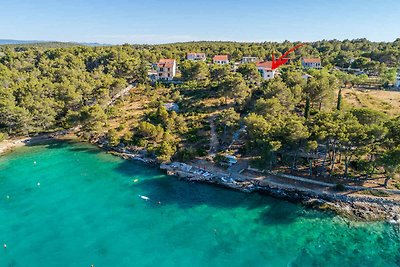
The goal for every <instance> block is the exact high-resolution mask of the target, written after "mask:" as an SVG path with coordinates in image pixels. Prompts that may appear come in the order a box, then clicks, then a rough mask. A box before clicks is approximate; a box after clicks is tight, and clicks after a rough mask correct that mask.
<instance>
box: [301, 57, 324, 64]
mask: <svg viewBox="0 0 400 267" xmlns="http://www.w3.org/2000/svg"><path fill="white" fill-rule="evenodd" d="M303 62H304V63H321V59H320V58H303Z"/></svg>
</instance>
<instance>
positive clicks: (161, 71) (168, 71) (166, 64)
mask: <svg viewBox="0 0 400 267" xmlns="http://www.w3.org/2000/svg"><path fill="white" fill-rule="evenodd" d="M175 75H176V60H175V59H170V58H164V59H160V61H158V63H157V77H156V80H165V81H171V80H172V79H173V78H174V77H175Z"/></svg>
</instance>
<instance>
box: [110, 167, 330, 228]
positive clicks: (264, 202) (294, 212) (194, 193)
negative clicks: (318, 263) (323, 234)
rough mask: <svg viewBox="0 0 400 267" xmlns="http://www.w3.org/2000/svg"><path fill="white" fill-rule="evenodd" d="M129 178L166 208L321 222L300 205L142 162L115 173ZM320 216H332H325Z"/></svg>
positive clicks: (267, 220)
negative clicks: (250, 212)
mask: <svg viewBox="0 0 400 267" xmlns="http://www.w3.org/2000/svg"><path fill="white" fill-rule="evenodd" d="M115 170H116V171H118V172H120V173H122V174H123V175H126V176H128V177H131V178H133V177H148V178H145V179H143V180H141V181H140V182H139V184H138V187H137V188H139V189H140V191H141V194H142V195H145V196H148V197H150V198H151V199H153V200H156V201H161V203H163V204H166V205H178V206H179V207H180V208H183V209H189V208H193V207H196V206H200V205H207V206H210V207H215V208H238V207H241V208H245V209H248V210H252V209H258V208H261V209H262V211H261V212H260V217H259V218H258V219H257V220H258V222H259V223H263V224H291V223H293V222H295V221H296V220H297V219H298V218H299V217H302V218H307V219H315V218H321V215H322V213H321V212H319V211H316V210H313V209H311V208H306V207H303V206H302V205H300V204H296V203H291V202H289V201H286V200H282V199H276V198H273V197H270V196H267V195H265V194H259V193H250V194H249V193H243V192H240V191H234V190H231V189H226V188H222V187H218V186H215V185H210V184H202V183H196V182H189V181H186V180H181V179H179V178H176V177H173V176H167V175H164V174H163V173H162V172H161V171H160V170H158V169H157V168H156V167H149V165H146V164H144V163H141V162H132V161H123V162H121V163H120V164H119V165H118V167H117V168H116V169H115ZM322 216H332V215H331V214H329V213H326V214H325V213H324V215H322Z"/></svg>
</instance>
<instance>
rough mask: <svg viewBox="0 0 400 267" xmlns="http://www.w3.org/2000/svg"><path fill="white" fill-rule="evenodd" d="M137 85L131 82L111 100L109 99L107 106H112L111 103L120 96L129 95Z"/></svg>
mask: <svg viewBox="0 0 400 267" xmlns="http://www.w3.org/2000/svg"><path fill="white" fill-rule="evenodd" d="M135 87H136V85H132V84H130V85H128V86H127V87H126V88H124V89H122V90H121V92H119V93H117V94H116V95H115V96H114V97H113V98H112V99H111V100H110V101H108V103H107V106H110V105H112V104H114V102H115V101H116V100H117V99H118V98H120V97H122V96H124V95H127V94H128V93H129V92H130V91H131V90H132V89H133V88H135Z"/></svg>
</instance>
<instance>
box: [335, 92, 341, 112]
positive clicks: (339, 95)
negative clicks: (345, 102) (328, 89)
mask: <svg viewBox="0 0 400 267" xmlns="http://www.w3.org/2000/svg"><path fill="white" fill-rule="evenodd" d="M336 109H337V110H341V109H342V89H340V90H339V94H338V98H337V104H336Z"/></svg>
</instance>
